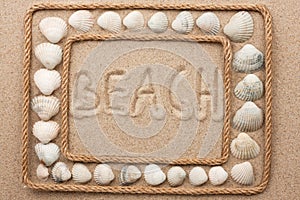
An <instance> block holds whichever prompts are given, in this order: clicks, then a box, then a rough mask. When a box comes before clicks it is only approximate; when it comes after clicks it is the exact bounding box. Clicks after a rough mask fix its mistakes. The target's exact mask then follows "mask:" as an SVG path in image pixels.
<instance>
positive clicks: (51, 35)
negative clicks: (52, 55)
mask: <svg viewBox="0 0 300 200" xmlns="http://www.w3.org/2000/svg"><path fill="white" fill-rule="evenodd" d="M39 28H40V31H41V32H42V34H43V35H44V36H45V37H46V38H47V39H48V40H49V41H50V42H52V43H58V42H59V41H60V40H61V39H62V38H63V37H64V36H65V35H66V34H67V24H66V22H65V21H64V20H63V19H61V18H59V17H46V18H44V19H42V20H41V21H40V23H39Z"/></svg>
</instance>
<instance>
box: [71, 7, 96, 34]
mask: <svg viewBox="0 0 300 200" xmlns="http://www.w3.org/2000/svg"><path fill="white" fill-rule="evenodd" d="M68 22H69V24H70V25H71V26H72V27H73V28H75V29H76V30H77V31H82V32H88V31H89V30H90V29H91V28H92V26H93V25H94V19H93V15H92V13H91V12H90V11H88V10H78V11H76V12H74V13H73V14H72V15H71V16H70V17H69V20H68Z"/></svg>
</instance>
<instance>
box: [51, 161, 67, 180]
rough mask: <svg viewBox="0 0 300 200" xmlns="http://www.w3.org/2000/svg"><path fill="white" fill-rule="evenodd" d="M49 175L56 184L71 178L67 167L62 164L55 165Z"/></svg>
mask: <svg viewBox="0 0 300 200" xmlns="http://www.w3.org/2000/svg"><path fill="white" fill-rule="evenodd" d="M51 175H52V178H53V180H54V181H55V182H57V183H61V182H65V181H67V180H69V179H70V178H71V177H72V174H71V172H70V170H69V168H68V166H67V165H66V163H64V162H57V163H55V165H54V167H53V168H52V172H51Z"/></svg>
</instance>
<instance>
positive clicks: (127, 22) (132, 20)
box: [123, 10, 145, 31]
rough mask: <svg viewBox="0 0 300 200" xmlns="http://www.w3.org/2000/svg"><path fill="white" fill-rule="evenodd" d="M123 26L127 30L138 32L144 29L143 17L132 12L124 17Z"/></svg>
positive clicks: (138, 12) (138, 13) (136, 12)
mask: <svg viewBox="0 0 300 200" xmlns="http://www.w3.org/2000/svg"><path fill="white" fill-rule="evenodd" d="M123 24H124V26H126V28H127V29H128V30H131V31H139V30H141V29H142V28H143V27H144V24H145V20H144V16H143V14H142V13H141V12H140V11H136V10H135V11H132V12H130V13H129V14H128V15H127V16H126V17H124V19H123Z"/></svg>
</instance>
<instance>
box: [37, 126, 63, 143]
mask: <svg viewBox="0 0 300 200" xmlns="http://www.w3.org/2000/svg"><path fill="white" fill-rule="evenodd" d="M58 132H59V125H58V123H56V122H55V121H47V122H44V121H38V122H35V123H34V125H33V128H32V133H33V135H34V136H35V137H36V138H37V139H38V140H39V141H40V142H41V143H43V144H47V143H49V142H50V141H51V140H53V139H55V138H56V137H57V135H58Z"/></svg>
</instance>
